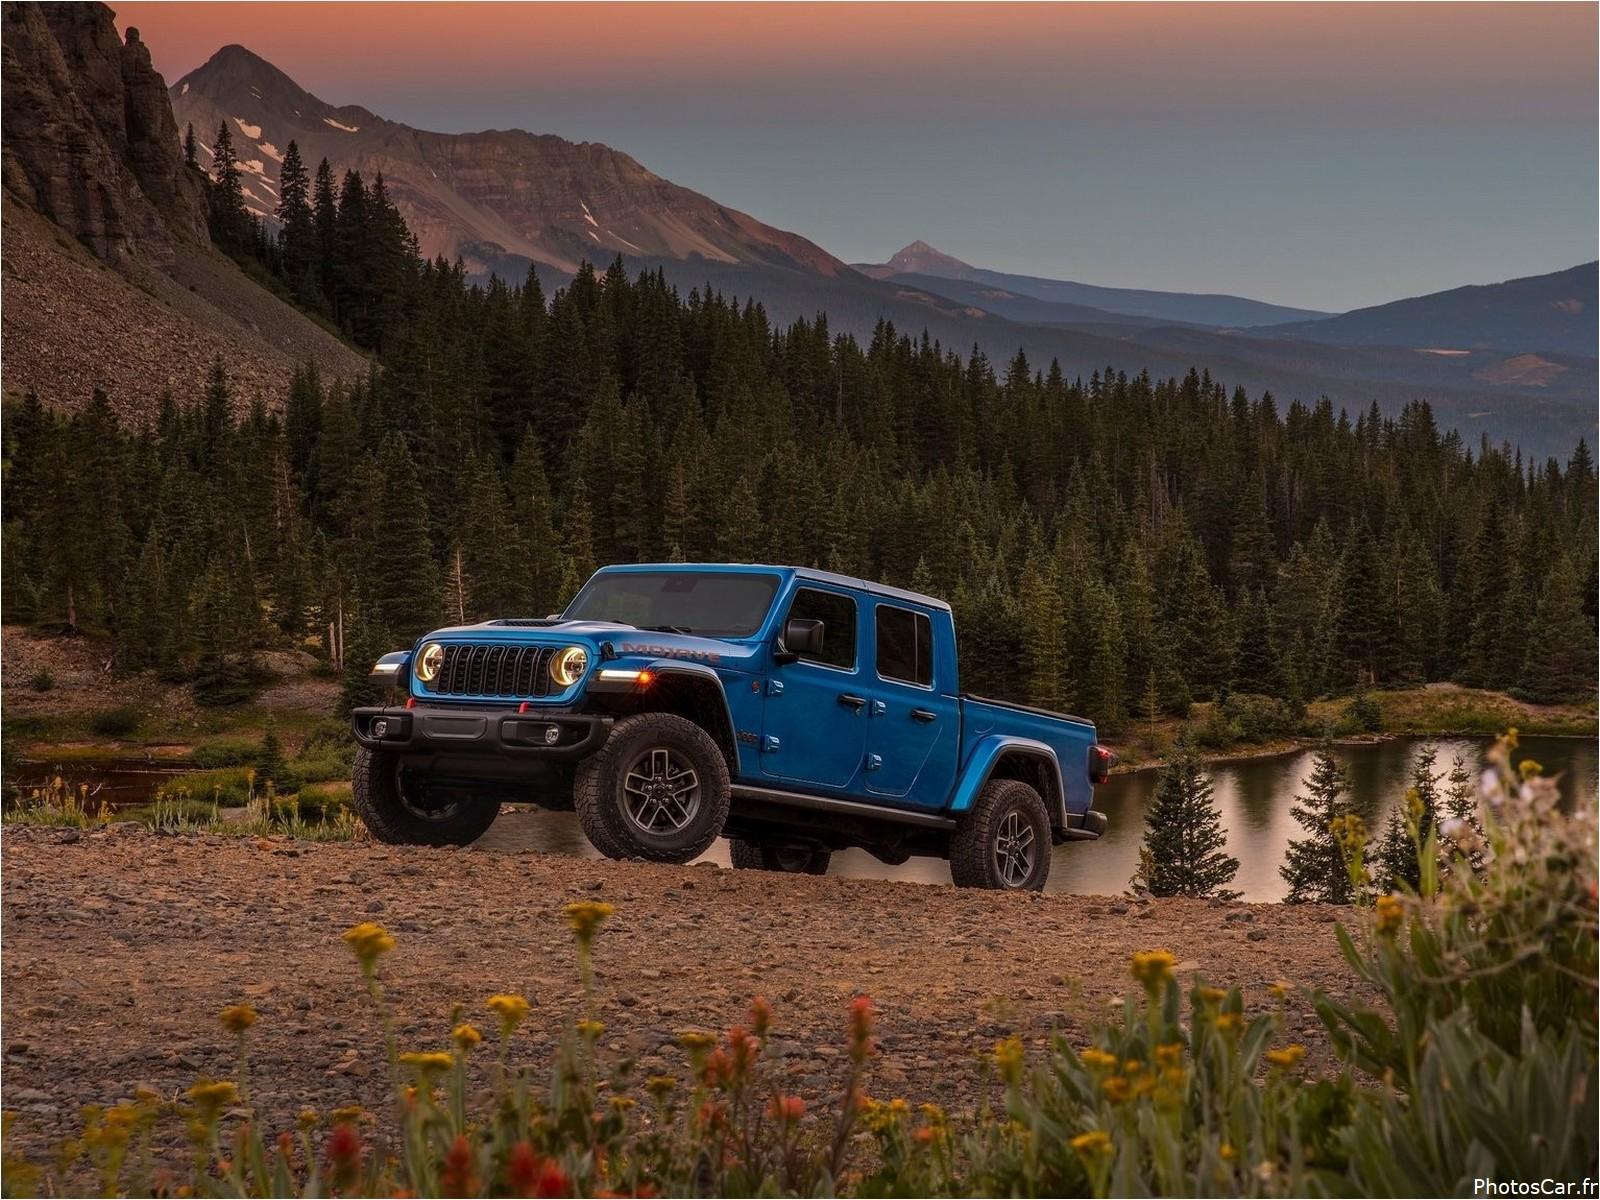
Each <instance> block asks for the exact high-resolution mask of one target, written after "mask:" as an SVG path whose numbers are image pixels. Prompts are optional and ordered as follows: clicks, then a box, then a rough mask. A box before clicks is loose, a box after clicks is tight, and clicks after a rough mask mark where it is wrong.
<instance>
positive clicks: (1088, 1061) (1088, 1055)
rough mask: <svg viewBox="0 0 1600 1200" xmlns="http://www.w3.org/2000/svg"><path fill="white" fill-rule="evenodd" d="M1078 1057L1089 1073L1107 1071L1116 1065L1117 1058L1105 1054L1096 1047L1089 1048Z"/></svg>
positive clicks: (1113, 1055)
mask: <svg viewBox="0 0 1600 1200" xmlns="http://www.w3.org/2000/svg"><path fill="white" fill-rule="evenodd" d="M1078 1057H1079V1058H1081V1059H1082V1060H1083V1065H1084V1066H1086V1067H1088V1068H1089V1069H1090V1070H1091V1071H1109V1070H1112V1069H1113V1068H1115V1067H1116V1065H1117V1056H1116V1055H1115V1054H1108V1053H1106V1052H1105V1051H1104V1050H1102V1049H1100V1047H1098V1046H1090V1047H1089V1048H1088V1049H1087V1050H1085V1051H1084V1052H1083V1053H1082V1054H1080V1055H1078Z"/></svg>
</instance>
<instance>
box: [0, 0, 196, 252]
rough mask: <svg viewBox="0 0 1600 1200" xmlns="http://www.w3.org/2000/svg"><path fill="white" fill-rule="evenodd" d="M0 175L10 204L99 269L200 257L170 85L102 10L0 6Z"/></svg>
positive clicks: (192, 180)
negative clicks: (185, 251) (0, 130)
mask: <svg viewBox="0 0 1600 1200" xmlns="http://www.w3.org/2000/svg"><path fill="white" fill-rule="evenodd" d="M0 74H3V80H0V84H3V90H0V119H3V121H4V124H5V140H4V144H3V146H0V165H3V180H4V186H5V190H6V192H8V193H9V194H10V195H11V196H12V197H13V198H14V199H15V200H17V201H18V202H20V203H21V204H23V205H25V206H26V207H28V208H31V209H33V210H35V211H37V212H39V213H41V214H42V215H44V216H46V217H49V218H50V219H51V220H52V221H54V222H55V223H56V224H58V225H60V226H61V227H62V228H63V229H65V230H66V231H67V232H68V233H70V234H72V235H73V236H74V237H76V238H77V239H78V240H79V241H81V242H83V243H84V245H86V246H87V247H88V248H89V249H90V250H91V251H93V253H94V254H95V255H96V256H97V257H99V258H101V259H103V260H104V261H106V262H110V263H114V264H121V263H124V262H127V261H130V260H132V259H135V258H140V257H142V258H144V259H146V260H148V261H150V262H153V263H155V264H157V265H160V266H163V267H165V266H170V265H171V263H172V262H173V257H174V247H175V246H176V245H179V244H187V245H194V246H202V245H205V244H206V243H207V241H208V239H207V235H206V220H205V207H204V201H203V198H202V190H201V182H200V179H199V177H198V175H197V174H196V173H195V172H193V171H191V170H189V169H188V168H187V167H185V165H184V162H183V150H182V147H181V145H180V143H179V138H178V127H177V124H176V122H175V121H174V119H173V116H172V106H171V103H170V101H169V100H168V99H167V94H166V83H165V81H164V80H163V79H162V78H161V76H160V74H159V73H158V72H157V71H156V70H155V69H154V67H152V66H151V63H150V52H149V50H147V49H146V48H145V46H144V44H143V43H142V42H140V40H139V36H138V32H137V31H136V30H132V29H130V30H129V31H128V40H127V41H126V42H125V43H124V42H123V41H122V40H121V39H120V38H118V36H117V31H116V26H115V24H114V23H113V20H112V12H111V10H110V9H109V8H107V7H106V6H105V5H104V4H94V3H70V4H50V5H38V4H31V3H11V2H7V3H5V4H4V5H3V6H0Z"/></svg>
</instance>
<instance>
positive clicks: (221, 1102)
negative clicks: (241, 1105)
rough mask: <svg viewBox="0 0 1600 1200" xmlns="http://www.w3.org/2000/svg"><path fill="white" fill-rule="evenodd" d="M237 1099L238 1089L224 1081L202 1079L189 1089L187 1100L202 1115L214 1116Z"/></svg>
mask: <svg viewBox="0 0 1600 1200" xmlns="http://www.w3.org/2000/svg"><path fill="white" fill-rule="evenodd" d="M238 1098H239V1088H238V1086H237V1085H236V1084H233V1083H230V1082H228V1081H227V1080H225V1079H221V1080H211V1079H202V1080H201V1081H200V1082H199V1083H197V1084H195V1085H194V1086H193V1087H192V1088H190V1089H189V1099H191V1100H193V1101H194V1102H195V1105H196V1107H198V1108H199V1109H200V1111H201V1112H202V1113H204V1114H207V1115H211V1116H215V1115H216V1114H217V1113H219V1112H221V1111H222V1110H223V1109H224V1108H227V1107H228V1106H229V1105H230V1104H232V1103H233V1102H234V1101H236V1100H238Z"/></svg>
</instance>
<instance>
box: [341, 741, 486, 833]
mask: <svg viewBox="0 0 1600 1200" xmlns="http://www.w3.org/2000/svg"><path fill="white" fill-rule="evenodd" d="M350 800H351V803H352V804H354V805H355V810H356V812H358V813H360V814H361V820H362V822H363V823H364V824H365V825H366V827H367V830H368V832H370V833H371V834H372V836H373V837H375V838H377V839H378V840H379V841H380V842H391V843H394V844H396V845H401V846H465V845H467V844H468V843H470V842H475V841H477V840H478V839H479V838H480V837H482V836H483V833H484V831H485V830H486V829H488V828H489V826H490V825H493V824H494V819H495V817H496V816H497V815H498V814H499V812H500V801H498V800H485V799H481V798H479V797H475V796H466V795H463V794H462V793H461V792H460V791H459V790H454V789H452V790H449V791H445V790H443V789H439V788H436V787H432V786H430V785H429V783H428V781H427V779H426V778H425V777H422V776H419V775H417V774H416V773H415V772H413V771H407V770H406V769H405V767H404V766H403V765H402V764H401V761H400V758H399V757H398V756H397V755H394V754H390V753H388V752H387V751H383V750H369V749H367V748H366V747H365V746H362V747H360V748H359V749H358V750H357V751H356V762H355V770H354V771H353V772H352V773H351V776H350Z"/></svg>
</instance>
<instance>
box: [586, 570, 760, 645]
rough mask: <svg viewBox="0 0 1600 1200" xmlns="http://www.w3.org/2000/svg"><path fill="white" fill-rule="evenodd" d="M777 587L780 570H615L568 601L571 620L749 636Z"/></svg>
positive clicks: (668, 630) (717, 634)
mask: <svg viewBox="0 0 1600 1200" xmlns="http://www.w3.org/2000/svg"><path fill="white" fill-rule="evenodd" d="M777 590H778V577H777V576H776V575H762V574H756V573H751V574H748V575H745V574H737V575H735V574H730V573H728V572H725V571H716V572H713V571H615V572H603V573H601V574H599V575H596V576H595V577H594V578H593V579H591V580H590V581H589V582H588V583H587V584H586V585H585V586H584V589H583V590H582V591H581V592H579V593H578V595H577V598H576V599H574V600H573V602H572V603H571V604H569V605H567V611H566V612H564V613H563V614H562V616H563V617H565V618H566V619H567V620H569V621H616V622H619V623H620V624H623V625H632V626H634V627H635V628H638V629H654V630H658V631H660V632H663V633H700V634H705V635H707V636H708V637H749V636H750V635H751V634H752V633H754V632H755V631H756V630H757V629H759V628H761V622H762V620H763V619H765V617H766V615H767V609H768V608H770V607H771V606H772V597H773V595H774V594H775V593H776V592H777Z"/></svg>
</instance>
